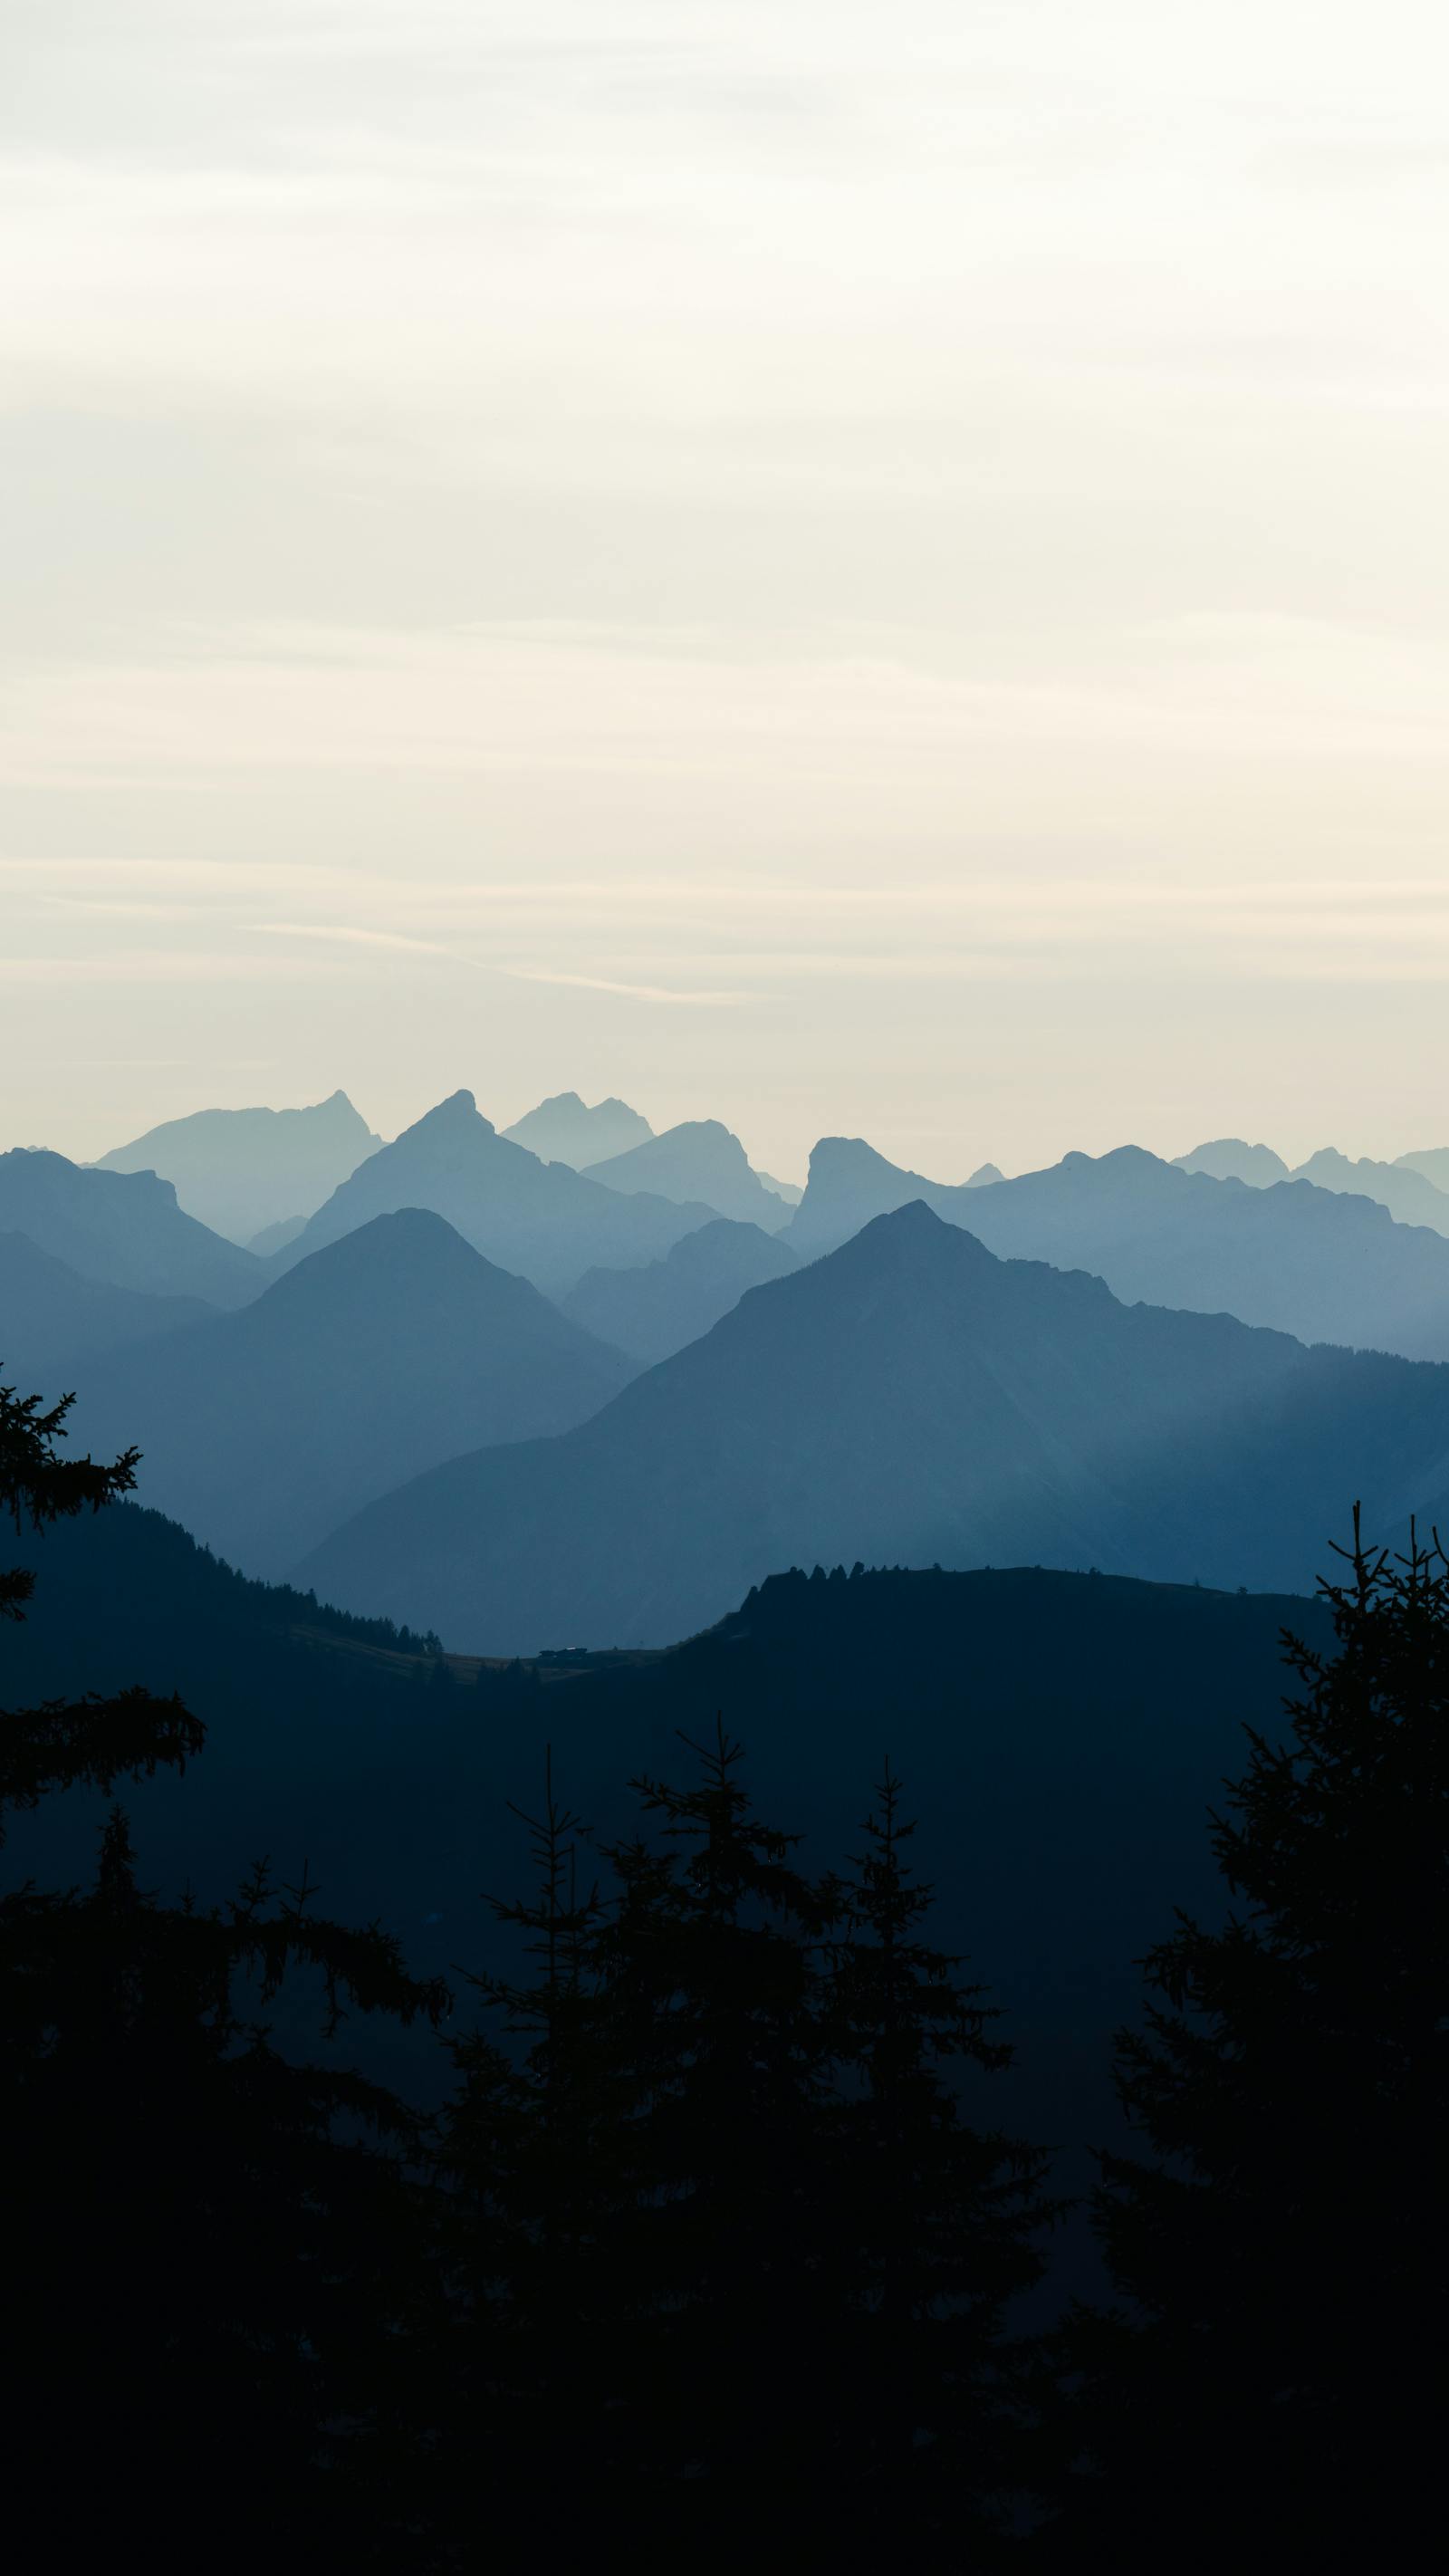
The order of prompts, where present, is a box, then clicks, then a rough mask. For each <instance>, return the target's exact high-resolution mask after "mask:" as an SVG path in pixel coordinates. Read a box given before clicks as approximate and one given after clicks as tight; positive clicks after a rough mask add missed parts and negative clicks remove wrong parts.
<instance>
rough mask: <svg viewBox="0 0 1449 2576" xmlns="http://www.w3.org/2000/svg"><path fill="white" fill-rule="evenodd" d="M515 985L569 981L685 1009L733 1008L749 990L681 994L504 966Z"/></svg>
mask: <svg viewBox="0 0 1449 2576" xmlns="http://www.w3.org/2000/svg"><path fill="white" fill-rule="evenodd" d="M503 972H504V974H505V975H507V976H509V977H510V978H511V979H512V981H513V982H514V983H516V984H568V985H572V986H575V987H576V988H577V989H578V990H579V991H581V992H585V993H622V994H623V995H624V996H625V998H626V999H627V1000H629V1001H631V1002H677V1003H679V1004H680V1005H681V1006H682V1007H683V1008H686V1009H694V1008H696V1007H698V1008H700V1009H702V1010H712V1011H722V1010H734V1009H736V1008H738V1006H739V1005H740V1004H741V1003H743V1002H746V1001H748V999H749V995H748V994H746V993H699V992H694V993H682V992H677V991H675V990H674V989H673V988H672V987H670V986H669V985H665V984H616V983H615V982H614V981H613V979H612V978H611V977H610V976H607V975H565V974H563V973H561V972H560V971H559V970H558V969H557V968H555V967H545V966H505V967H504V969H503Z"/></svg>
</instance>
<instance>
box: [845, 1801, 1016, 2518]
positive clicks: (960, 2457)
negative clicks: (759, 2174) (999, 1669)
mask: <svg viewBox="0 0 1449 2576" xmlns="http://www.w3.org/2000/svg"><path fill="white" fill-rule="evenodd" d="M876 1797H877V1800H878V1804H877V1806H876V1808H875V1809H874V1810H873V1812H872V1813H871V1814H870V1815H869V1816H868V1817H867V1819H866V1821H865V1824H864V1827H863V1832H864V1835H865V1838H866V1839H865V1849H864V1850H863V1852H861V1853H860V1854H858V1855H856V1856H855V1857H854V1858H853V1859H852V1862H851V1874H850V1876H849V1877H847V1878H846V1880H845V1881H844V1882H843V1884H842V1887H841V1890H840V1896H841V1902H842V1906H843V1921H842V1925H841V1929H840V1931H839V1933H838V1934H837V1936H836V1939H835V1941H834V1943H833V1945H832V1958H833V1974H832V1979H831V1992H830V1996H829V2004H828V2009H829V2011H830V2014H831V2018H832V2023H833V2046H834V2049H835V2052H836V2055H837V2058H838V2062H839V2064H840V2068H841V2075H842V2079H843V2089H842V2100H841V2106H840V2110H839V2113H838V2119H837V2126H836V2134H835V2140H834V2148H833V2153H832V2156H831V2159H830V2165H829V2181H828V2185H827V2187H828V2188H829V2189H830V2190H831V2192H832V2214H833V2218H834V2223H835V2225H836V2226H837V2228H838V2230H839V2232H840V2236H841V2239H842V2242H843V2243H844V2244H845V2245H847V2246H848V2247H849V2249H850V2252H851V2256H852V2259H853V2263H854V2266H855V2275H854V2279H853V2282H852V2298H851V2315H850V2319H849V2323H848V2329H847V2331H845V2332H844V2333H843V2334H842V2335H841V2337H840V2339H839V2343H838V2346H837V2353H838V2371H837V2385H838V2390H839V2400H838V2403H839V2432H840V2449H839V2458H838V2462H837V2465H836V2472H835V2477H834V2480H833V2482H832V2483H833V2487H834V2491H835V2493H836V2496H837V2498H838V2500H839V2505H840V2508H841V2511H842V2513H843V2516H844V2524H845V2528H847V2529H850V2530H853V2531H854V2532H855V2533H856V2534H857V2535H858V2536H860V2537H862V2538H864V2537H865V2536H866V2535H870V2536H871V2537H873V2538H875V2539H876V2540H877V2541H878V2543H879V2544H880V2546H881V2547H882V2549H883V2550H890V2549H896V2548H904V2547H907V2546H908V2547H909V2549H910V2551H911V2554H912V2556H913V2558H914V2559H915V2561H916V2562H917V2563H921V2562H922V2561H923V2560H924V2561H925V2562H926V2563H943V2564H948V2565H951V2566H956V2565H958V2564H960V2551H961V2548H962V2546H963V2544H964V2542H965V2540H966V2538H967V2535H968V2534H970V2535H971V2536H972V2546H973V2550H974V2551H975V2552H976V2554H978V2555H979V2554H980V2552H981V2550H982V2549H983V2548H984V2547H985V2546H986V2545H987V2543H988V2540H989V2536H990V2534H991V2533H992V2532H993V2531H994V2530H997V2529H999V2528H1000V2527H1001V2525H1002V2523H1003V2520H1004V2518H1005V2516H1006V2514H1007V2513H1008V2512H1009V2509H1010V2505H1011V2500H1012V2499H1013V2498H1014V2497H1016V2496H1019V2495H1020V2493H1021V2491H1022V2490H1023V2488H1025V2487H1028V2486H1030V2485H1031V2484H1032V2483H1033V2478H1034V2473H1035V2466H1036V2464H1035V2461H1034V2459H1033V2454H1032V2442H1031V2434H1030V2407H1029V2404H1028V2399H1027V2391H1026V2387H1025V2374H1024V2370H1023V2366H1022V2365H1023V2355H1022V2354H1021V2352H1019V2351H1018V2350H1017V2349H1016V2348H1014V2347H1013V2346H1012V2345H1011V2344H1010V2343H1009V2342H1008V2339H1007V2336H1006V2333H1005V2312H1006V2309H1007V2307H1008V2304H1009V2302H1010V2301H1011V2300H1012V2299H1014V2298H1016V2297H1018V2296H1019V2295H1020V2294H1021V2293H1022V2292H1024V2291H1026V2290H1028V2289H1030V2288H1031V2287H1032V2286H1033V2285H1034V2283H1035V2282H1036V2281H1037V2280H1038V2279H1039V2278H1040V2275H1041V2271H1042V2257H1041V2253H1040V2250H1039V2244H1038V2239H1039V2237H1040V2236H1041V2234H1042V2232H1043V2231H1044V2229H1045V2228H1046V2226H1047V2225H1048V2224H1049V2222H1050V2219H1051V2217H1052V2215H1053V2207H1052V2204H1050V2203H1049V2202H1048V2201H1047V2200H1046V2198H1045V2196H1044V2181H1045V2172H1046V2163H1047V2160H1046V2158H1045V2157H1044V2156H1042V2155H1040V2154H1039V2153H1037V2152H1036V2151H1034V2150H1033V2149H1030V2148H1028V2147H1026V2146H1024V2145H1022V2144H1021V2143H1019V2142H1018V2141H1015V2140H1012V2139H1008V2138H1006V2137H1003V2136H1002V2135H1000V2134H999V2132H997V2131H995V2130H994V2129H986V2130H983V2129H980V2128H977V2127H975V2126H973V2125H972V2124H971V2123H970V2121H969V2120H968V2119H967V2117H966V2116H965V2108H964V2105H963V2101H962V2080H963V2079H968V2080H973V2081H974V2080H975V2079H978V2078H980V2077H982V2076H989V2075H992V2074H995V2073H998V2072H1000V2071H1001V2070H1002V2069H1003V2068H1004V2067H1006V2066H1007V2065H1008V2064H1009V2063H1010V2060H1011V2050H1010V2048H1009V2047H1008V2046H1007V2045H1006V2044H1005V2043H1004V2042H1002V2041H1001V2040H1000V2039H998V2038H994V2037H993V2036H992V2035H991V2030H992V2025H993V2024H994V2023H995V2022H996V2021H997V2020H998V2018H999V2015H998V2014H997V2012H996V2011H995V2009H994V2008H993V2007H991V2006H990V2005H988V2004H987V2003H986V2002H985V2001H984V2000H983V1997H984V1993H985V1989H984V1988H983V1987H981V1986H979V1985H975V1984H967V1983H964V1982H963V1981H962V1979H961V1976H960V1969H961V1966H962V1962H961V1960H960V1959H959V1958H956V1957H953V1956H951V1955H950V1954H949V1953H947V1952H945V1951H942V1950H939V1949H936V1948H934V1947H933V1946H932V1945H931V1943H930V1942H929V1941H928V1940H927V1939H926V1937H925V1925H926V1920H927V1918H928V1916H929V1914H930V1912H931V1907H932V1903H933V1895H934V1891H933V1890H932V1889H931V1887H929V1886H928V1885H926V1884H925V1883H923V1882H922V1881H921V1880H920V1879H918V1878H917V1877H916V1876H915V1875H914V1874H913V1872H912V1869H911V1867H910V1860H909V1854H908V1851H907V1849H906V1846H907V1845H908V1844H909V1843H910V1842H911V1840H912V1838H913V1836H914V1834H915V1831H916V1828H915V1825H914V1823H913V1822H910V1821H907V1820H906V1819H904V1818H903V1817H902V1814H901V1804H900V1798H901V1784H900V1782H899V1781H898V1780H897V1779H896V1778H895V1777H894V1776H893V1774H892V1772H891V1770H890V1766H889V1764H887V1765H886V1769H885V1774H884V1777H883V1778H882V1780H881V1782H880V1783H879V1786H878V1788H877V1791H876Z"/></svg>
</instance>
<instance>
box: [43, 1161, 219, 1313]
mask: <svg viewBox="0 0 1449 2576" xmlns="http://www.w3.org/2000/svg"><path fill="white" fill-rule="evenodd" d="M0 1233H16V1234H25V1235H28V1236H29V1237H30V1240H31V1242H32V1243H34V1244H38V1245H39V1247H40V1250H41V1251H42V1252H49V1253H51V1254H52V1255H53V1256H54V1258H55V1259H56V1260H57V1261H63V1262H65V1263H66V1265H67V1266H68V1268H70V1269H72V1270H78V1271H79V1272H80V1274H81V1276H82V1278H84V1279H105V1280H109V1281H110V1282H111V1283H112V1285H113V1286H115V1287H117V1288H139V1289H141V1290H142V1291H144V1293H145V1294H146V1295H147V1296H153V1297H201V1298H204V1299H205V1300H206V1302H207V1303H208V1304H209V1305H213V1306H241V1305H244V1304H245V1303H246V1300H247V1299H248V1298H249V1297H255V1296H256V1295H257V1294H258V1292H259V1290H261V1289H262V1288H264V1287H265V1286H266V1284H267V1274H266V1271H265V1270H264V1269H263V1268H262V1265H261V1263H260V1262H258V1261H256V1260H254V1259H253V1257H252V1255H251V1254H250V1253H249V1252H243V1251H242V1249H241V1247H240V1246H239V1245H238V1244H235V1243H229V1242H228V1241H227V1240H226V1238H225V1236H224V1235H220V1234H213V1233H212V1232H211V1230H210V1228H209V1227H207V1226H204V1225H201V1224H200V1223H198V1221H197V1219H196V1218H195V1217H194V1216H188V1215H187V1214H186V1212H185V1210H184V1209H183V1208H181V1207H179V1206H178V1205H177V1200H176V1192H175V1190H174V1188H173V1187H172V1185H171V1183H170V1181H163V1180H158V1178H157V1176H156V1174H155V1173H154V1172H150V1171H147V1172H102V1171H97V1170H95V1169H93V1168H91V1167H88V1166H87V1165H85V1164H81V1163H70V1162H67V1160H66V1158H65V1156H64V1154H51V1153H48V1152H42V1151H38V1150H37V1151H33V1152H31V1151H26V1150H24V1149H23V1148H17V1149H16V1151H15V1152H14V1153H10V1154H0Z"/></svg>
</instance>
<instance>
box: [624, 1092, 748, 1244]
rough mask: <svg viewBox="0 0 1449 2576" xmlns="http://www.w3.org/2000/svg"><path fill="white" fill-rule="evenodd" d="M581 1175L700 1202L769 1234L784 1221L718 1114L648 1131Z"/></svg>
mask: <svg viewBox="0 0 1449 2576" xmlns="http://www.w3.org/2000/svg"><path fill="white" fill-rule="evenodd" d="M587 1178H588V1179H589V1180H591V1181H601V1182H602V1183H603V1185H604V1187H605V1188H606V1189H610V1190H627V1191H637V1190H655V1191H657V1192H658V1194H659V1196H660V1197H661V1198H666V1199H677V1200H679V1201H680V1202H681V1203H682V1204H683V1203H687V1202H691V1201H701V1200H702V1201H703V1202H705V1204H706V1205H708V1206H710V1207H712V1208H716V1209H718V1211H719V1214H720V1215H721V1216H727V1217H732V1218H734V1219H735V1221H736V1222H737V1223H741V1224H746V1225H758V1226H761V1227H763V1228H764V1230H765V1231H766V1232H767V1233H773V1232H774V1231H776V1230H777V1229H778V1228H779V1227H780V1226H782V1225H785V1224H787V1223H788V1222H789V1212H788V1206H787V1204H786V1203H785V1202H783V1201H782V1200H781V1198H780V1195H779V1192H778V1191H777V1190H772V1189H771V1188H770V1187H769V1185H768V1184H767V1183H766V1182H765V1181H763V1180H762V1179H761V1177H760V1175H759V1173H758V1172H755V1171H752V1170H751V1168H750V1162H749V1157H748V1155H747V1154H746V1152H745V1149H744V1147H743V1145H742V1144H741V1143H740V1140H739V1138H738V1136H733V1135H731V1133H730V1130H729V1129H728V1127H725V1126H723V1125H722V1124H721V1122H720V1120H719V1119H718V1118H689V1119H686V1120H685V1121H684V1122H683V1123H682V1125H680V1126H678V1127H669V1128H666V1130H665V1132H664V1134H663V1135H662V1136H651V1137H650V1138H649V1139H648V1141H647V1142H646V1143H645V1144H642V1145H636V1146H635V1147H634V1148H633V1150H632V1152H630V1153H627V1154H616V1155H614V1156H613V1157H612V1159H611V1160H610V1161H608V1162H604V1163H591V1164H590V1165H589V1167H588V1172H587Z"/></svg>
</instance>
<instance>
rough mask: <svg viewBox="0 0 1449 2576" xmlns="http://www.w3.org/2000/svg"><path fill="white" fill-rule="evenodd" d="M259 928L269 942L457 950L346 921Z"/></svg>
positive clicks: (423, 953)
mask: <svg viewBox="0 0 1449 2576" xmlns="http://www.w3.org/2000/svg"><path fill="white" fill-rule="evenodd" d="M255 927H256V928H257V929H258V930H259V931H263V932H265V934H266V936H267V937H268V938H269V939H332V940H341V941H342V942H343V944H344V945H351V946H353V947H356V948H388V949H397V950H399V951H401V952H402V953H403V954H404V955H406V956H417V957H452V956H454V955H456V953H457V952H456V950H454V949H452V948H449V947H448V946H447V944H446V942H445V941H443V940H441V939H412V938H409V937H408V936H407V934H406V933H405V932H404V931H401V930H360V929H359V928H358V927H357V926H356V924H355V923H353V922H346V921H259V922H257V923H256V925H255Z"/></svg>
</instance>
